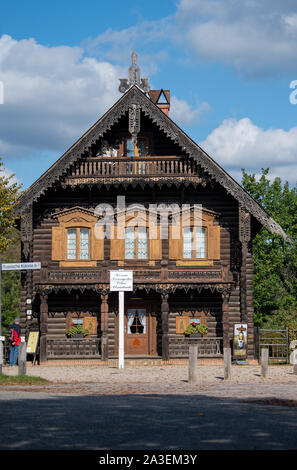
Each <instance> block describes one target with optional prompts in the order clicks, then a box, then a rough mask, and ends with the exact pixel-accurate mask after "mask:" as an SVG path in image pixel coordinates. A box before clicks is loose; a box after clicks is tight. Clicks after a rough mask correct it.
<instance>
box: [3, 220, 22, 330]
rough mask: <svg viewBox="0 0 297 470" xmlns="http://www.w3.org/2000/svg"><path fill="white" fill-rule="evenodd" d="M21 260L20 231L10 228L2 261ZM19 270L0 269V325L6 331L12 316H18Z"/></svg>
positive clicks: (13, 261)
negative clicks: (0, 324)
mask: <svg viewBox="0 0 297 470" xmlns="http://www.w3.org/2000/svg"><path fill="white" fill-rule="evenodd" d="M20 260H21V241H20V233H19V231H18V230H17V229H12V230H11V231H10V234H9V247H8V249H7V250H6V252H5V253H4V254H3V262H4V263H19V262H20ZM20 291H21V276H20V271H2V326H3V331H4V332H6V331H7V329H8V327H9V325H10V324H11V323H12V322H13V320H14V318H16V317H19V316H20Z"/></svg>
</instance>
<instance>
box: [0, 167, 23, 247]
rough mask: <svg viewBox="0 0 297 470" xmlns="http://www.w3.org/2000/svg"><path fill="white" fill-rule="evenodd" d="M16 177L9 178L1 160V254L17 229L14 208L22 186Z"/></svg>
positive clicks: (10, 176)
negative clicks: (13, 230) (15, 228)
mask: <svg viewBox="0 0 297 470" xmlns="http://www.w3.org/2000/svg"><path fill="white" fill-rule="evenodd" d="M13 179H14V175H13V174H12V175H9V176H7V175H6V173H5V172H4V168H3V162H2V159H1V158H0V254H1V253H4V252H5V251H6V250H7V248H8V246H9V243H10V240H11V239H10V234H11V231H12V229H13V227H15V215H14V207H15V205H16V201H17V199H18V196H19V190H20V185H19V184H17V183H15V182H13Z"/></svg>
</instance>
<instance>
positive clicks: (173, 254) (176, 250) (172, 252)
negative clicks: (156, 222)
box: [169, 226, 183, 259]
mask: <svg viewBox="0 0 297 470" xmlns="http://www.w3.org/2000/svg"><path fill="white" fill-rule="evenodd" d="M180 233H181V232H180ZM182 253H183V239H182V236H180V238H179V239H176V238H175V239H174V238H172V227H171V226H169V259H181V258H182Z"/></svg>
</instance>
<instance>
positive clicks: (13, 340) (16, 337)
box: [7, 318, 21, 366]
mask: <svg viewBox="0 0 297 470" xmlns="http://www.w3.org/2000/svg"><path fill="white" fill-rule="evenodd" d="M7 338H8V341H9V343H10V352H9V365H10V366H16V365H17V360H18V355H19V344H20V342H21V327H20V319H19V318H15V320H14V323H13V324H12V325H10V327H9V330H8V335H7Z"/></svg>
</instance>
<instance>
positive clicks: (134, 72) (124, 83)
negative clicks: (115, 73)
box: [119, 51, 150, 93]
mask: <svg viewBox="0 0 297 470" xmlns="http://www.w3.org/2000/svg"><path fill="white" fill-rule="evenodd" d="M131 59H132V62H131V65H130V67H129V83H128V79H127V78H120V86H119V91H120V92H121V93H125V92H126V91H127V90H128V89H129V88H130V87H131V86H133V85H137V86H138V87H139V88H141V90H142V91H143V92H144V93H148V92H149V90H150V86H149V83H148V78H140V68H139V66H138V64H137V54H136V52H135V51H133V52H132V54H131Z"/></svg>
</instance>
